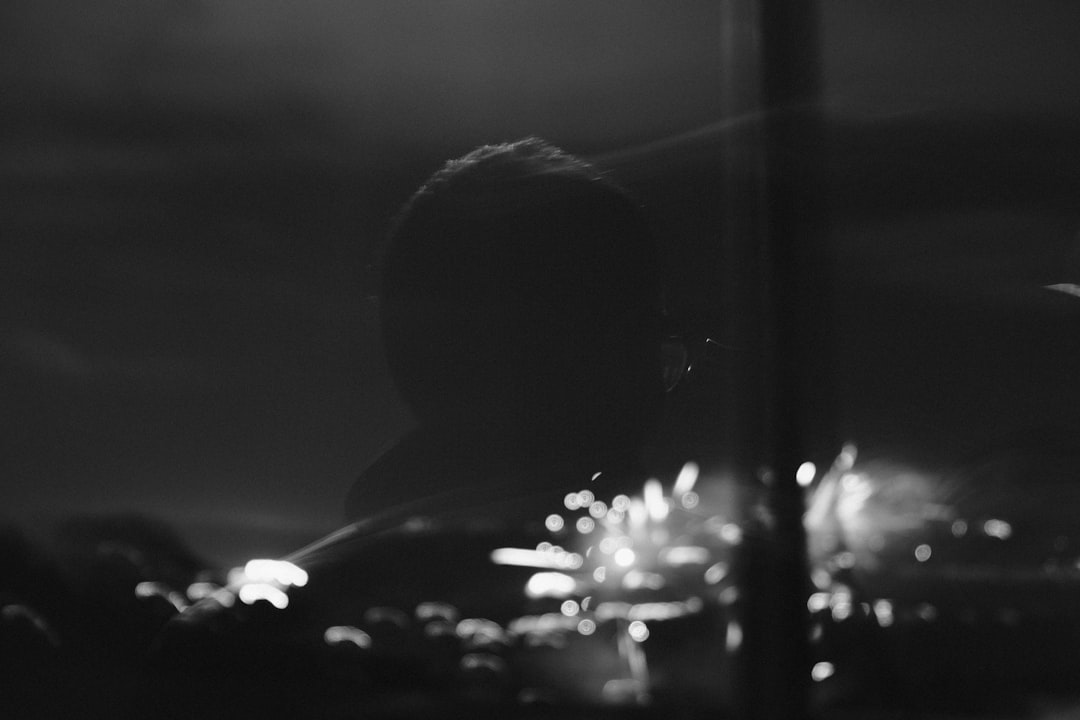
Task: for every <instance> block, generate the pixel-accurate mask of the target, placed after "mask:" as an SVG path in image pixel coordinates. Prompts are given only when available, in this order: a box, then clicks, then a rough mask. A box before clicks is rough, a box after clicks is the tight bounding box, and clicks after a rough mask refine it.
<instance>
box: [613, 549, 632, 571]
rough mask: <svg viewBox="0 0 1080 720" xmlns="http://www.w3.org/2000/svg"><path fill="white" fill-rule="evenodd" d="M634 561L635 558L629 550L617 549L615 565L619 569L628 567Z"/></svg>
mask: <svg viewBox="0 0 1080 720" xmlns="http://www.w3.org/2000/svg"><path fill="white" fill-rule="evenodd" d="M636 559H637V556H636V555H635V554H634V551H633V550H631V549H630V548H619V549H618V550H616V551H615V564H616V565H618V566H619V567H630V566H631V565H633V564H634V560H636Z"/></svg>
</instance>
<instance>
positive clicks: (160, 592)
mask: <svg viewBox="0 0 1080 720" xmlns="http://www.w3.org/2000/svg"><path fill="white" fill-rule="evenodd" d="M155 596H156V597H160V598H163V599H164V600H166V601H167V602H168V603H169V604H170V605H172V606H173V607H174V608H176V611H177V612H183V611H184V610H185V609H187V599H186V598H185V597H184V596H183V595H181V594H180V593H178V592H176V591H175V590H173V589H172V588H170V587H169V586H168V585H166V584H164V583H159V582H141V583H139V584H138V585H136V586H135V597H137V598H148V597H155Z"/></svg>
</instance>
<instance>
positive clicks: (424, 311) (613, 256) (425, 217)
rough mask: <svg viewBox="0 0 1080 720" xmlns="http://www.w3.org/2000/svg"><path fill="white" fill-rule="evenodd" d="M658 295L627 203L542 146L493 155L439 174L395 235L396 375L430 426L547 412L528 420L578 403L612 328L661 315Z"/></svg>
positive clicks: (642, 234) (392, 313) (387, 324)
mask: <svg viewBox="0 0 1080 720" xmlns="http://www.w3.org/2000/svg"><path fill="white" fill-rule="evenodd" d="M659 295H660V290H659V278H658V259H657V249H656V245H655V242H654V240H653V238H652V236H651V234H650V233H649V231H648V229H647V224H646V222H645V221H644V219H643V218H642V216H641V215H640V213H639V210H638V207H637V205H636V204H635V203H634V202H633V201H632V200H631V199H630V197H629V196H628V195H627V193H626V192H624V191H623V190H622V189H620V188H619V187H618V186H616V185H615V184H614V183H613V182H611V181H610V180H608V179H607V178H605V177H604V176H603V175H602V174H601V173H600V172H598V171H597V170H596V169H595V168H594V167H592V166H591V165H589V164H588V163H586V162H583V161H582V160H580V159H578V158H575V157H573V156H571V155H568V154H566V153H564V152H563V151H561V150H559V149H558V148H555V147H553V146H551V145H549V144H547V143H545V142H543V141H541V140H539V139H536V138H529V139H525V140H521V141H518V142H515V143H509V144H503V145H488V146H484V147H481V148H479V149H477V150H474V151H473V152H471V153H469V154H468V155H466V156H464V157H462V158H460V159H458V160H452V161H450V162H449V163H447V164H446V166H445V167H444V168H443V169H441V170H440V171H438V172H437V173H435V175H433V176H432V177H431V179H430V180H428V182H427V183H425V184H424V185H423V187H421V188H420V190H419V191H417V192H416V194H415V195H414V196H413V197H412V199H411V200H409V202H408V203H407V204H406V205H405V207H404V208H403V210H402V212H401V214H400V215H399V217H398V219H397V221H396V222H395V224H394V226H393V229H392V231H391V234H390V244H389V248H388V251H387V254H386V257H385V259H384V265H383V278H382V301H381V312H382V319H383V335H384V340H385V344H386V351H387V357H388V360H389V365H390V369H391V372H392V374H393V376H394V379H395V381H396V383H397V385H398V388H399V390H400V392H401V393H402V395H403V397H404V398H405V399H406V401H407V402H408V403H409V404H410V405H411V406H412V408H413V410H414V412H415V413H416V414H417V415H418V417H419V418H420V419H421V421H424V420H435V419H439V418H444V419H445V418H447V417H454V416H458V415H461V414H463V413H467V412H468V409H469V408H470V407H471V408H478V409H489V408H490V407H493V406H495V405H497V404H499V403H502V404H506V403H521V404H524V405H533V406H535V407H532V408H531V409H530V408H528V407H524V408H521V413H522V414H523V415H524V414H526V413H528V412H530V411H531V410H539V409H540V408H539V405H538V404H543V398H545V397H547V398H548V399H549V400H551V399H552V398H553V397H558V398H559V400H558V402H567V401H570V400H573V398H571V397H570V395H572V394H574V393H579V392H580V391H582V390H583V388H581V387H578V386H580V385H582V384H585V385H588V383H589V382H590V380H589V379H588V378H587V372H588V371H587V368H588V367H589V365H588V364H589V363H590V362H591V361H593V360H595V358H596V357H597V356H598V354H600V353H603V352H605V351H606V348H605V347H604V344H605V343H606V342H608V340H607V339H606V338H609V337H610V332H611V328H612V327H615V326H618V325H619V323H633V322H635V321H637V320H639V319H640V318H643V317H652V315H653V314H654V313H657V312H658V308H659ZM577 365H580V366H582V369H580V370H578V369H570V370H567V367H569V366H577ZM583 372H584V373H586V375H585V376H583V375H582V373H583ZM568 375H570V376H573V377H569V376H568ZM564 395H565V396H566V397H563V396H564ZM549 404H550V403H549Z"/></svg>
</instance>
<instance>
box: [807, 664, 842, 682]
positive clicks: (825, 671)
mask: <svg viewBox="0 0 1080 720" xmlns="http://www.w3.org/2000/svg"><path fill="white" fill-rule="evenodd" d="M834 673H836V667H834V666H833V664H832V663H831V662H819V663H814V669H813V670H811V671H810V677H811V678H813V679H814V682H821V681H822V680H828V679H829V678H831V677H832V676H833V674H834Z"/></svg>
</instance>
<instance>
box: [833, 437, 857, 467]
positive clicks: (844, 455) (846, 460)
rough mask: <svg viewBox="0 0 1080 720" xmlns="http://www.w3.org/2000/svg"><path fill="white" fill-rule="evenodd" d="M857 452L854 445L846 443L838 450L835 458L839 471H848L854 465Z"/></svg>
mask: <svg viewBox="0 0 1080 720" xmlns="http://www.w3.org/2000/svg"><path fill="white" fill-rule="evenodd" d="M858 455H859V452H858V450H856V448H855V445H854V444H852V443H848V444H847V445H844V447H843V449H841V450H840V454H839V455H837V456H836V467H837V469H838V470H840V471H844V470H850V469H851V468H852V467H853V466H854V465H855V459H856V458H857V457H858Z"/></svg>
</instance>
